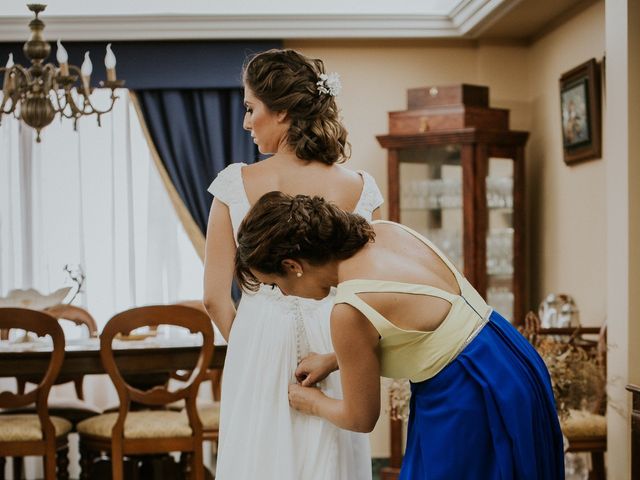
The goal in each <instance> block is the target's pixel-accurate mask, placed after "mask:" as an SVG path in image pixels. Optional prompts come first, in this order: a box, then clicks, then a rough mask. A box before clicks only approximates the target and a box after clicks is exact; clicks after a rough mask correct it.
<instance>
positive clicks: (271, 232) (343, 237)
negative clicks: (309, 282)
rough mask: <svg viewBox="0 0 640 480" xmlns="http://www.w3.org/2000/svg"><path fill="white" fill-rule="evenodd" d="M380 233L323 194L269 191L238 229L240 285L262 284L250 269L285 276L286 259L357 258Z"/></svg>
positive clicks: (249, 287) (250, 287)
mask: <svg viewBox="0 0 640 480" xmlns="http://www.w3.org/2000/svg"><path fill="white" fill-rule="evenodd" d="M374 238H375V233H374V231H373V227H372V226H371V225H370V224H369V222H367V221H366V220H365V219H364V218H363V217H361V216H360V215H356V214H355V213H349V212H345V211H343V210H341V209H340V208H338V207H336V206H335V205H333V204H332V203H330V202H327V201H326V200H324V199H323V198H322V197H309V196H307V195H296V196H295V197H292V196H291V195H287V194H286V193H282V192H269V193H265V194H264V195H263V196H262V197H261V198H260V200H258V202H257V203H256V204H255V205H254V206H253V207H252V208H251V210H250V211H249V213H248V214H247V216H246V217H245V218H244V220H243V221H242V223H241V224H240V229H239V230H238V248H237V249H236V260H235V274H236V279H237V280H238V283H239V284H240V286H241V287H242V288H243V289H245V290H249V291H256V290H257V289H258V287H259V286H260V282H259V281H258V279H257V278H256V277H255V276H254V275H253V274H252V273H251V269H254V270H257V271H259V272H262V273H266V274H278V275H284V274H285V270H284V267H283V266H282V261H283V260H285V259H296V260H305V261H307V262H308V263H310V264H312V265H323V264H325V263H327V262H330V261H332V260H344V259H347V258H350V257H352V256H353V255H354V254H356V253H357V252H358V251H359V250H360V249H361V248H362V247H364V246H365V245H366V244H367V243H368V242H370V241H372V240H373V239H374Z"/></svg>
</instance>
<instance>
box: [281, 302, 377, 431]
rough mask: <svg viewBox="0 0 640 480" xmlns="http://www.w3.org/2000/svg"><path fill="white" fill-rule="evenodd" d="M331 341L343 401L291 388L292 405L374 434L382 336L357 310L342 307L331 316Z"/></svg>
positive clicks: (337, 306)
mask: <svg viewBox="0 0 640 480" xmlns="http://www.w3.org/2000/svg"><path fill="white" fill-rule="evenodd" d="M331 338H332V341H333V346H334V348H335V353H336V356H337V359H338V365H339V368H340V376H341V380H342V393H343V399H342V400H337V399H334V398H329V397H327V396H326V395H324V394H323V393H322V392H321V391H320V390H318V389H317V388H310V387H303V386H300V385H290V386H289V403H290V404H291V406H292V407H293V408H295V409H297V410H300V411H301V412H303V413H308V414H311V415H316V416H319V417H323V418H326V419H327V420H329V421H330V422H331V423H333V424H335V425H336V426H338V427H340V428H344V429H346V430H352V431H356V432H370V431H371V430H373V427H375V424H376V422H377V420H378V416H379V415H380V363H379V360H378V355H377V347H378V341H379V340H378V332H377V331H376V330H375V329H374V328H373V326H372V325H371V323H370V322H369V321H368V320H367V319H366V318H365V317H364V316H363V315H362V314H361V313H359V312H358V311H357V310H355V309H354V308H352V307H350V306H348V305H344V304H339V305H336V306H335V307H334V308H333V312H332V314H331Z"/></svg>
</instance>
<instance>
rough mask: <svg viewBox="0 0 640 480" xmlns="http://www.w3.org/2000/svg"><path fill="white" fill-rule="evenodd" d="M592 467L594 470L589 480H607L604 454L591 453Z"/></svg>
mask: <svg viewBox="0 0 640 480" xmlns="http://www.w3.org/2000/svg"><path fill="white" fill-rule="evenodd" d="M591 465H592V467H593V470H591V474H590V476H589V478H590V479H591V480H606V478H607V474H606V471H605V467H604V453H603V452H591Z"/></svg>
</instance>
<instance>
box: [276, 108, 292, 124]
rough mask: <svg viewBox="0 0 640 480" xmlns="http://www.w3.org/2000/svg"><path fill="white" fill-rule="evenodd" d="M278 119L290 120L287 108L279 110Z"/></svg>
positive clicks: (281, 121) (281, 120)
mask: <svg viewBox="0 0 640 480" xmlns="http://www.w3.org/2000/svg"><path fill="white" fill-rule="evenodd" d="M276 119H277V120H278V123H285V122H288V121H289V112H287V111H286V110H280V111H279V112H277V113H276Z"/></svg>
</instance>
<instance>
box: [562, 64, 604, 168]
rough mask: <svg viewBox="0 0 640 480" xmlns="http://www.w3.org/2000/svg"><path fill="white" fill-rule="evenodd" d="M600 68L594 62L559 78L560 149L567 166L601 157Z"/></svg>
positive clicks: (582, 65) (578, 67)
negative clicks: (561, 147)
mask: <svg viewBox="0 0 640 480" xmlns="http://www.w3.org/2000/svg"><path fill="white" fill-rule="evenodd" d="M600 98H601V85H600V68H599V65H598V62H597V61H596V60H595V58H592V59H591V60H589V61H587V62H585V63H583V64H581V65H579V66H577V67H576V68H574V69H572V70H570V71H568V72H566V73H565V74H563V75H562V77H560V110H561V115H562V116H561V120H562V145H563V150H564V162H565V163H566V164H567V165H572V164H574V163H578V162H583V161H585V160H591V159H594V158H600V157H601V155H602V127H601V125H602V118H601V117H602V111H601V107H600Z"/></svg>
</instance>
